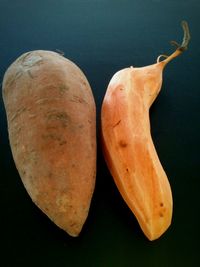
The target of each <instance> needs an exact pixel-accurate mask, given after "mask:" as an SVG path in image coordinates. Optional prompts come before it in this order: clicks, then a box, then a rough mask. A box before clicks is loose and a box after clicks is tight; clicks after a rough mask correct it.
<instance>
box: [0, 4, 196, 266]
mask: <svg viewBox="0 0 200 267" xmlns="http://www.w3.org/2000/svg"><path fill="white" fill-rule="evenodd" d="M199 16H200V1H199V0H189V1H182V0H178V1H176V0H166V1H164V0H163V1H161V0H160V1H159V0H154V1H153V0H152V1H150V0H142V1H139V0H138V1H136V0H121V1H120V0H112V1H109V0H107V1H106V0H85V1H83V0H82V1H81V0H79V1H77V0H71V1H69V0H60V1H54V0H43V1H38V0H34V1H25V0H22V1H19V0H15V1H6V0H0V79H1V81H2V78H3V75H4V72H5V70H6V68H7V67H8V66H9V64H11V63H12V62H13V61H14V60H15V59H16V58H17V57H18V56H19V55H21V54H22V53H24V52H26V51H29V50H35V49H46V50H54V51H55V50H56V49H59V50H62V51H63V52H64V53H65V56H66V57H68V58H70V59H71V60H73V61H74V62H75V63H76V64H78V65H79V66H80V67H81V68H82V70H83V71H84V72H85V74H86V76H87V78H88V80H89V82H90V84H91V87H92V89H93V93H94V97H95V100H96V104H97V122H98V125H99V118H100V108H101V103H102V99H103V96H104V94H105V90H106V87H107V84H108V82H109V80H110V79H111V77H112V75H113V74H114V73H115V72H116V71H117V70H119V69H121V68H124V67H127V66H131V65H133V66H144V65H149V64H151V63H153V62H154V61H155V60H156V57H157V56H158V55H159V54H162V53H170V52H171V51H172V49H171V47H170V45H169V41H170V40H174V39H175V40H177V41H181V39H182V29H181V27H180V22H181V20H182V19H185V20H187V21H188V23H189V26H190V30H191V35H192V40H191V43H190V46H189V50H188V51H186V52H185V54H184V55H182V56H181V57H179V58H177V59H176V60H174V61H173V62H171V63H170V65H168V66H167V68H166V69H165V72H164V81H163V87H162V91H161V93H160V95H159V97H158V99H157V100H156V102H155V103H154V105H153V107H152V109H151V125H152V135H153V139H154V142H155V146H156V148H157V151H158V154H159V157H160V160H161V162H162V164H163V167H164V169H165V170H166V172H167V174H168V177H169V180H170V183H171V186H172V191H173V198H174V214H173V222H172V226H171V227H170V229H169V230H168V231H167V232H166V233H165V234H164V235H163V236H162V237H161V238H160V239H159V240H157V241H154V242H149V241H148V240H147V239H146V238H145V237H144V235H143V234H142V232H141V230H140V229H139V227H138V224H137V222H136V220H135V218H134V216H133V215H132V214H131V212H130V211H129V209H128V208H127V207H126V204H125V203H124V202H123V200H122V198H121V196H120V195H119V193H118V191H117V189H116V187H115V184H114V182H113V180H112V178H111V176H110V174H109V171H108V169H107V167H106V165H105V162H104V160H103V157H102V152H101V147H100V145H99V146H98V172H97V183H96V189H95V193H94V197H93V201H92V205H91V210H90V213H89V217H88V220H87V222H86V224H85V226H84V229H83V231H82V233H81V235H80V237H78V238H71V237H69V236H68V235H67V234H65V233H64V232H63V231H62V230H59V229H58V228H57V227H56V226H54V225H53V223H51V222H50V220H48V219H47V218H46V217H45V215H43V214H42V212H40V211H39V209H37V207H36V206H35V205H34V204H33V203H32V202H31V200H30V198H29V196H28V194H27V193H26V191H25V189H24V187H23V185H22V183H21V180H20V177H19V175H18V173H17V171H16V168H15V165H14V162H13V159H12V156H11V151H10V147H9V143H8V136H7V126H6V117H5V111H4V107H3V102H2V98H1V99H0V177H1V178H0V203H1V219H0V245H1V248H0V252H1V253H0V265H1V266H3V267H5V266H6V267H7V266H9V267H13V266H73V267H77V266H87V267H112V266H115V267H118V266H119V267H121V266H123V267H131V266H139V267H140V266H142V267H143V266H153V267H154V266H155V267H157V266H158V267H168V266H170V267H171V266H172V267H176V266H197V265H198V259H199V255H198V254H199V238H200V232H199V217H200V216H199V213H200V208H199V203H200V201H199V188H200V179H199V174H200V156H199V151H200V143H199V140H200V88H199V87H200V86H199V60H200V50H199V43H200V37H199V26H198V25H199ZM98 130H99V126H98Z"/></svg>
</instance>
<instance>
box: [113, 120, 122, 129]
mask: <svg viewBox="0 0 200 267" xmlns="http://www.w3.org/2000/svg"><path fill="white" fill-rule="evenodd" d="M120 122H121V120H119V121H118V122H117V123H115V124H114V125H113V128H115V127H116V126H117V125H119V124H120Z"/></svg>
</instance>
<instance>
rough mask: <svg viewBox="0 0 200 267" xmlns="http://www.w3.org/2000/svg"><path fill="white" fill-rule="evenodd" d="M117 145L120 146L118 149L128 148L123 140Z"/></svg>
mask: <svg viewBox="0 0 200 267" xmlns="http://www.w3.org/2000/svg"><path fill="white" fill-rule="evenodd" d="M119 145H120V147H127V146H128V144H127V143H126V141H124V140H120V141H119Z"/></svg>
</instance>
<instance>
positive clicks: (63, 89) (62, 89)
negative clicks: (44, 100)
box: [58, 84, 70, 95]
mask: <svg viewBox="0 0 200 267" xmlns="http://www.w3.org/2000/svg"><path fill="white" fill-rule="evenodd" d="M58 89H59V91H60V94H61V95H64V93H65V92H67V91H68V90H69V89H70V87H69V86H68V85H66V84H60V85H59V87H58Z"/></svg>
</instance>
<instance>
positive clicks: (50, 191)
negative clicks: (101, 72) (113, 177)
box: [3, 50, 96, 236]
mask: <svg viewBox="0 0 200 267" xmlns="http://www.w3.org/2000/svg"><path fill="white" fill-rule="evenodd" d="M3 99H4V103H5V108H6V114H7V120H8V132H9V140H10V145H11V149H12V153H13V157H14V161H15V164H16V167H17V169H18V171H19V174H20V176H21V179H22V182H23V184H24V186H25V188H26V190H27V192H28V194H29V195H30V197H31V198H32V200H33V202H34V203H35V204H36V205H37V206H38V207H39V208H40V209H41V210H42V211H43V212H44V213H45V214H46V215H47V216H48V217H49V218H50V219H51V220H52V221H53V222H54V223H55V224H56V225H58V226H59V227H60V228H62V229H63V230H65V231H66V232H67V233H68V234H69V235H71V236H78V235H79V233H80V231H81V229H82V226H83V224H84V222H85V220H86V218H87V216H88V211H89V207H90V202H91V198H92V194H93V191H94V186H95V177H96V108H95V102H94V99H93V95H92V91H91V88H90V85H89V83H88V81H87V79H86V77H85V76H84V74H83V73H82V71H81V70H80V69H79V68H78V67H77V66H76V65H75V64H74V63H72V62H71V61H70V60H68V59H66V58H64V57H63V56H61V55H59V54H57V53H55V52H50V51H42V50H38V51H33V52H28V53H25V54H23V55H22V56H20V57H19V58H18V59H17V60H16V61H15V62H14V63H13V64H12V65H11V66H10V67H9V68H8V70H7V71H6V73H5V76H4V80H3Z"/></svg>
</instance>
